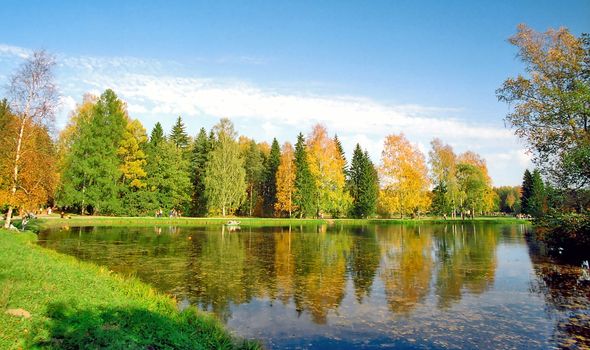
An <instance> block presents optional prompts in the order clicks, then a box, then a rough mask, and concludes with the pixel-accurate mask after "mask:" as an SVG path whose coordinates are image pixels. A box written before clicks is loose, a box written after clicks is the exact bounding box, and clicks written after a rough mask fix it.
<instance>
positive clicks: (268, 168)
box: [262, 138, 293, 216]
mask: <svg viewBox="0 0 590 350" xmlns="http://www.w3.org/2000/svg"><path fill="white" fill-rule="evenodd" d="M292 151H293V148H292V147H291V152H292ZM292 155H293V154H291V156H292ZM281 157H282V155H281V150H280V146H279V142H278V141H277V139H276V138H274V139H273V140H272V145H271V147H270V153H269V155H268V158H267V159H266V162H265V163H266V164H265V166H264V183H263V184H262V195H263V196H264V214H265V215H267V216H272V215H273V213H274V211H275V210H277V209H276V204H277V202H278V200H279V199H278V191H279V189H278V183H277V181H278V169H279V164H280V163H281Z"/></svg>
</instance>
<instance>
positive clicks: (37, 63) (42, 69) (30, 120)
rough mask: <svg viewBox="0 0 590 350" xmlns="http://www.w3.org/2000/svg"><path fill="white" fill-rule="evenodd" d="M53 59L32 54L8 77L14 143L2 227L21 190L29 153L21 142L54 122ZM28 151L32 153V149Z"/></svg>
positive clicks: (55, 99)
mask: <svg viewBox="0 0 590 350" xmlns="http://www.w3.org/2000/svg"><path fill="white" fill-rule="evenodd" d="M54 66H55V61H54V59H53V57H52V56H51V55H49V54H48V53H47V52H45V51H36V52H33V53H32V54H31V56H30V57H29V58H28V59H27V61H26V62H25V63H23V65H22V66H21V67H20V68H19V69H18V70H17V71H16V73H15V74H14V75H13V76H12V78H11V79H10V85H9V88H8V96H9V100H10V107H11V110H12V113H13V114H14V115H15V116H16V118H17V130H16V132H17V134H16V137H15V138H14V140H15V142H14V143H12V144H11V145H10V147H11V148H13V149H14V152H13V153H12V154H13V157H12V159H10V161H11V162H12V165H11V170H12V171H11V174H10V188H9V194H8V212H7V213H6V220H5V222H4V227H6V228H8V227H10V223H11V221H12V215H13V211H14V208H15V207H16V206H18V204H19V203H17V201H16V199H17V192H18V191H23V190H24V189H23V187H22V186H21V177H22V164H23V158H24V157H28V156H30V155H29V154H27V152H24V149H23V145H24V144H25V143H26V142H27V139H29V138H31V137H33V135H34V134H35V129H36V128H38V127H46V128H48V129H51V128H52V127H53V124H54V119H55V110H56V107H57V105H58V93H57V88H56V86H55V83H54V81H53V67H54ZM31 152H35V150H34V149H32V150H31Z"/></svg>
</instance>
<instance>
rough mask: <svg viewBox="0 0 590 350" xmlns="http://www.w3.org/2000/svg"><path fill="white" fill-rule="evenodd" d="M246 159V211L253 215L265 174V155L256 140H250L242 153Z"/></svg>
mask: <svg viewBox="0 0 590 350" xmlns="http://www.w3.org/2000/svg"><path fill="white" fill-rule="evenodd" d="M241 157H242V158H243V159H244V170H245V172H246V185H247V190H246V201H245V202H244V205H245V206H246V208H247V209H246V213H247V215H248V216H252V214H253V212H254V208H255V206H256V203H257V201H258V199H259V194H260V188H261V187H262V180H263V176H264V164H263V156H262V152H261V151H260V148H259V147H258V145H257V144H256V141H254V140H250V141H249V142H248V144H247V146H246V149H245V151H244V152H243V154H242V155H241Z"/></svg>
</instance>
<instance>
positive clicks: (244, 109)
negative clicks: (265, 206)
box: [0, 45, 529, 184]
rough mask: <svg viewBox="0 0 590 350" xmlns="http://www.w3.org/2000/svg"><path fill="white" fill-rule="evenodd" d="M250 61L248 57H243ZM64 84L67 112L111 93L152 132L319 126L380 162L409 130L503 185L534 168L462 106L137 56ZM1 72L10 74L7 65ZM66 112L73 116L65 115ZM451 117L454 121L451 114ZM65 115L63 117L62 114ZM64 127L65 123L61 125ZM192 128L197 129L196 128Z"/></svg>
mask: <svg viewBox="0 0 590 350" xmlns="http://www.w3.org/2000/svg"><path fill="white" fill-rule="evenodd" d="M27 52H29V50H27V49H23V48H18V47H14V46H8V45H0V55H12V56H14V57H17V58H22V57H23V56H24V55H26V54H27ZM244 57H246V56H244ZM58 61H59V62H60V71H59V72H58V73H59V74H58V79H59V82H58V83H59V84H60V86H61V87H62V90H64V91H63V92H64V94H65V95H66V97H64V99H63V105H64V107H69V108H73V107H74V106H75V101H74V99H73V98H72V97H71V96H79V97H80V98H81V97H82V95H83V94H84V93H85V92H92V93H94V94H99V93H100V92H101V91H103V90H104V89H106V88H112V89H113V90H115V91H116V92H117V94H118V95H119V96H120V97H122V98H123V99H124V100H125V101H126V102H127V104H128V109H129V112H130V113H131V114H132V116H133V117H135V118H139V119H141V120H142V121H143V122H144V123H146V127H147V128H150V127H151V126H152V125H153V124H152V125H150V124H149V123H150V122H152V123H153V122H155V121H158V120H159V121H162V122H163V125H164V126H165V127H166V126H169V125H171V124H172V122H173V120H174V119H175V118H176V116H178V115H181V116H182V117H183V118H184V119H185V120H186V121H187V126H188V127H189V132H191V133H196V132H197V131H198V128H200V127H201V126H204V127H210V126H211V124H212V123H214V122H215V120H216V119H217V118H220V117H229V118H231V119H233V120H234V122H235V123H236V125H237V126H242V127H243V128H244V129H245V130H238V131H241V132H244V131H247V132H248V133H249V134H247V136H250V137H253V138H255V139H258V140H261V141H262V140H264V141H271V140H272V137H274V136H276V137H277V138H278V139H279V141H281V143H282V142H283V141H286V140H289V141H291V142H293V141H294V140H295V136H296V135H297V133H298V132H300V131H301V132H303V133H304V134H307V132H308V131H309V130H310V129H311V127H312V125H313V124H315V123H318V122H320V123H323V124H325V125H326V126H327V127H328V129H329V132H330V133H337V134H338V135H339V137H340V138H341V140H342V143H343V146H344V148H345V150H346V151H347V153H348V154H351V153H352V150H353V147H354V146H355V144H356V143H357V142H358V143H360V144H361V146H362V147H363V149H367V150H368V152H369V153H370V154H371V156H372V158H373V160H374V161H375V163H378V162H379V158H380V154H381V149H382V144H383V139H384V138H385V136H386V135H388V134H391V133H400V132H403V133H405V134H406V136H407V137H408V139H409V140H410V141H411V142H413V143H415V144H417V145H418V146H419V148H420V150H421V151H422V152H423V153H425V155H426V153H427V150H428V148H429V142H430V140H431V139H432V138H434V137H439V138H441V139H442V140H443V141H445V142H447V143H449V144H451V145H453V146H454V147H455V150H456V151H457V152H463V151H465V150H467V149H473V150H475V151H477V152H479V153H481V154H482V155H483V156H484V157H486V159H487V160H488V164H489V168H490V173H491V175H492V177H493V178H494V180H495V182H496V184H510V183H512V184H514V183H517V182H518V181H519V179H520V177H521V173H522V170H524V167H526V166H527V165H528V164H529V158H528V156H527V155H526V154H524V153H523V151H522V150H521V149H522V146H521V145H519V144H518V142H517V140H516V138H515V136H513V134H512V133H511V132H510V131H509V130H507V129H505V128H504V127H503V125H502V124H501V123H500V122H498V123H497V125H485V124H482V123H474V122H468V121H466V120H462V119H459V118H457V117H452V116H453V115H464V114H465V113H466V111H464V110H463V109H462V108H449V107H438V106H422V105H418V104H406V105H391V104H386V103H382V102H380V101H376V100H374V99H371V98H368V97H363V96H342V95H329V94H323V95H320V94H310V93H309V92H308V91H301V90H300V91H293V90H291V91H289V92H282V91H284V89H282V90H281V92H279V91H277V90H276V89H273V88H268V87H260V86H255V85H253V84H250V83H245V82H240V81H228V80H225V79H213V78H204V77H194V76H191V75H190V74H187V73H186V71H187V70H186V69H184V71H182V72H180V70H179V66H178V64H176V63H174V62H160V61H156V60H149V59H138V58H133V57H89V56H80V57H71V56H63V55H62V56H59V55H58ZM0 73H4V72H3V71H2V69H1V68H0ZM63 115H64V116H65V115H67V114H66V113H64V114H63ZM449 116H451V117H449ZM62 118H63V116H62ZM59 124H60V126H63V125H64V124H65V120H62V121H61V122H60V123H59ZM191 128H192V130H191Z"/></svg>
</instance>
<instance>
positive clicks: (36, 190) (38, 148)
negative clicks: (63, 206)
mask: <svg viewBox="0 0 590 350" xmlns="http://www.w3.org/2000/svg"><path fill="white" fill-rule="evenodd" d="M18 127H19V118H18V117H17V116H15V115H14V114H12V112H11V111H10V106H9V105H8V102H7V101H6V100H4V101H2V102H0V159H1V161H0V205H5V204H6V203H9V200H10V197H11V193H10V185H11V181H10V180H11V176H10V172H11V171H12V170H13V168H12V162H10V161H9V160H10V159H13V158H14V157H13V156H14V154H13V152H14V151H15V149H14V147H10V146H13V145H14V142H15V140H16V136H17V135H18ZM26 129H27V130H28V132H27V135H26V137H23V141H22V144H21V151H22V154H23V155H24V156H23V157H22V158H21V161H20V166H19V167H20V176H19V189H18V190H17V191H16V193H15V196H14V197H12V200H13V201H14V202H15V203H18V206H19V207H20V208H22V209H25V210H33V209H36V208H38V207H39V205H45V204H46V203H47V202H48V201H50V200H51V199H52V198H53V194H54V191H55V186H56V183H57V162H56V154H55V145H54V143H53V140H52V138H51V136H50V135H49V132H48V130H47V129H46V128H45V127H43V126H41V125H36V124H32V125H27V126H26Z"/></svg>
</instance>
